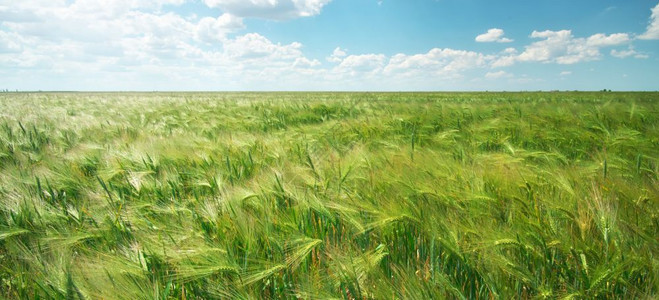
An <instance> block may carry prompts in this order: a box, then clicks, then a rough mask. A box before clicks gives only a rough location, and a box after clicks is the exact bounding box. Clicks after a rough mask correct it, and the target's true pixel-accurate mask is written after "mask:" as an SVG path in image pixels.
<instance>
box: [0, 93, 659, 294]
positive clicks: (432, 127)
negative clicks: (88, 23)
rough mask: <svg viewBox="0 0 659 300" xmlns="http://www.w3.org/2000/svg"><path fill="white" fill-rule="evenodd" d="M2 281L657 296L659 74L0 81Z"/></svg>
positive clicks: (72, 286) (98, 287) (134, 290)
mask: <svg viewBox="0 0 659 300" xmlns="http://www.w3.org/2000/svg"><path fill="white" fill-rule="evenodd" d="M0 169H1V172H0V212H1V213H0V267H1V268H0V279H1V281H0V296H4V297H6V298H11V299H444V298H449V299H513V298H522V299H528V298H534V299H535V298H540V299H542V298H548V299H555V298H564V299H584V298H608V299H619V298H626V299H654V298H656V297H657V294H658V293H659V278H658V277H659V276H658V271H659V239H658V237H659V215H658V213H659V94H658V93H581V92H580V93H576V92H575V93H31V94H30V93H2V94H0Z"/></svg>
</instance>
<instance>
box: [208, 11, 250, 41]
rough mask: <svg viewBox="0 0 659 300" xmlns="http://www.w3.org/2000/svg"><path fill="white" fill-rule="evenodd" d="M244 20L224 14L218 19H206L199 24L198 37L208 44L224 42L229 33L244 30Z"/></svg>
mask: <svg viewBox="0 0 659 300" xmlns="http://www.w3.org/2000/svg"><path fill="white" fill-rule="evenodd" d="M244 28H245V25H244V24H243V20H242V18H239V17H236V16H234V15H231V14H223V15H221V16H219V17H217V18H211V17H205V18H202V19H201V20H200V21H199V23H198V24H197V28H196V36H197V38H198V39H199V40H202V41H206V42H215V41H222V40H224V39H225V38H226V35H227V34H228V33H231V32H234V31H238V30H240V29H244Z"/></svg>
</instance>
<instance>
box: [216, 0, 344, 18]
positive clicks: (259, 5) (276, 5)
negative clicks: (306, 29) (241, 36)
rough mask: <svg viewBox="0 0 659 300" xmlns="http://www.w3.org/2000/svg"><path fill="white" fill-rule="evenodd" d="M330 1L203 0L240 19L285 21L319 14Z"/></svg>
mask: <svg viewBox="0 0 659 300" xmlns="http://www.w3.org/2000/svg"><path fill="white" fill-rule="evenodd" d="M331 1H332V0H203V2H204V3H205V4H206V5H207V6H209V7H213V8H216V7H217V8H221V9H222V10H223V11H225V12H228V13H230V14H233V15H236V16H240V17H254V18H263V19H273V20H285V19H293V18H299V17H310V16H315V15H318V14H320V11H321V10H322V8H323V6H325V5H327V4H328V3H329V2H331Z"/></svg>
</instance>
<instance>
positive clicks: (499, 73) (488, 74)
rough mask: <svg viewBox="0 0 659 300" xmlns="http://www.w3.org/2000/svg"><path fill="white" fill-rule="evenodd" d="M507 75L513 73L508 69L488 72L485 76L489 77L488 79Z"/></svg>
mask: <svg viewBox="0 0 659 300" xmlns="http://www.w3.org/2000/svg"><path fill="white" fill-rule="evenodd" d="M506 77H512V75H511V74H509V73H508V72H506V71H498V72H487V73H486V74H485V78H487V79H500V78H506Z"/></svg>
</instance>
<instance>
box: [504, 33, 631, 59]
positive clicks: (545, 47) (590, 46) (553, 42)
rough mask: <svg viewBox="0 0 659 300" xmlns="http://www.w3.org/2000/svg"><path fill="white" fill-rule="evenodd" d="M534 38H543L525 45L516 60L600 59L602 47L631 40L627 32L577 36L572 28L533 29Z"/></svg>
mask: <svg viewBox="0 0 659 300" xmlns="http://www.w3.org/2000/svg"><path fill="white" fill-rule="evenodd" d="M531 37H532V38H538V39H542V40H541V41H538V42H534V43H532V44H530V45H528V46H526V47H525V49H524V52H522V53H521V54H519V55H518V56H517V57H516V58H515V60H517V61H522V62H545V63H551V62H553V63H558V64H575V63H579V62H584V61H592V60H597V59H600V57H601V56H602V54H601V52H600V48H603V47H609V46H615V45H621V44H624V43H627V42H629V41H630V38H629V35H628V34H626V33H615V34H611V35H605V34H601V33H598V34H595V35H592V36H590V37H588V38H575V37H574V36H573V35H572V31H570V30H560V31H551V30H545V31H533V33H531Z"/></svg>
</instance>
